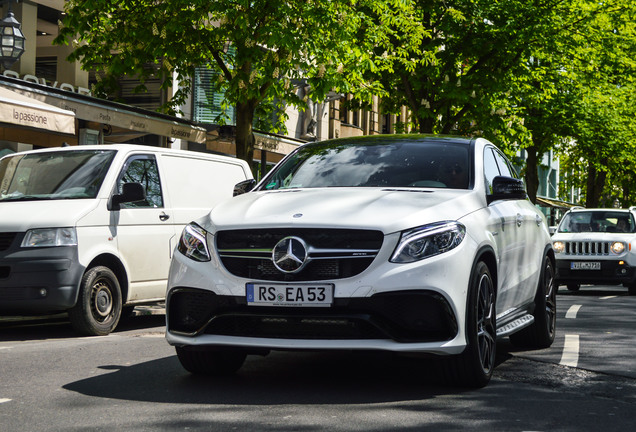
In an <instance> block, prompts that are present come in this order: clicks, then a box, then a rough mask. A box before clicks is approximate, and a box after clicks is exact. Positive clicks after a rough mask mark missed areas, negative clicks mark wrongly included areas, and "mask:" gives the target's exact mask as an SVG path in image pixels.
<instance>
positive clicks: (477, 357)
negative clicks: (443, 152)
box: [442, 261, 497, 388]
mask: <svg viewBox="0 0 636 432" xmlns="http://www.w3.org/2000/svg"><path fill="white" fill-rule="evenodd" d="M496 328H497V327H496V314H495V285H494V282H493V280H492V277H491V275H490V271H489V270H488V266H487V265H486V264H485V263H484V262H482V261H480V262H478V263H477V265H476V266H475V269H474V270H473V274H472V276H471V281H470V286H469V287H468V304H467V306H466V342H467V345H466V348H465V349H464V352H463V353H461V354H459V355H456V356H452V357H450V358H448V359H443V360H442V361H443V362H444V370H445V376H446V380H447V381H448V382H449V383H450V384H454V385H459V386H465V387H475V388H478V387H483V386H485V385H486V384H488V382H489V381H490V378H491V376H492V371H493V369H494V368H495V352H496V348H497V343H496V337H497V333H496V332H497V330H496Z"/></svg>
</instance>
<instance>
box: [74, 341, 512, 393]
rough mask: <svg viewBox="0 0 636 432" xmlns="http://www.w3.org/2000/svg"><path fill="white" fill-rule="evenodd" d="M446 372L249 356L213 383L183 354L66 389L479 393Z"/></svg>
mask: <svg viewBox="0 0 636 432" xmlns="http://www.w3.org/2000/svg"><path fill="white" fill-rule="evenodd" d="M503 360H505V359H502V361H503ZM439 366H440V365H439V362H437V361H436V360H433V359H423V358H411V357H402V356H397V355H392V354H387V353H377V352H372V353H368V352H329V353H322V352H320V353H317V352H308V353H306V352H274V353H271V354H270V355H268V356H266V357H261V356H249V357H248V359H247V361H246V363H245V364H244V366H243V367H242V368H241V369H240V370H239V371H238V372H237V373H236V374H235V375H233V376H226V377H207V376H195V375H191V374H189V373H188V372H186V371H185V370H184V369H183V368H182V367H181V365H180V363H179V361H178V359H177V357H176V355H175V356H171V357H166V358H161V359H158V360H153V361H149V362H145V363H140V364H137V365H132V366H123V365H103V366H101V367H100V369H102V370H105V371H109V372H108V373H105V374H103V375H100V376H95V377H91V378H87V379H83V380H79V381H76V382H72V383H69V384H67V385H65V386H64V388H65V389H66V390H69V391H74V392H78V393H81V394H84V395H89V396H94V397H100V398H111V399H122V400H134V401H146V402H159V403H187V404H225V405H227V404H230V405H233V404H235V405H262V404H268V405H279V404H326V403H328V404H356V403H383V402H391V401H396V400H400V401H404V400H413V399H417V400H419V399H422V398H424V399H426V398H434V397H436V396H438V395H442V394H457V393H462V392H470V391H472V390H470V389H462V388H458V387H452V386H447V385H445V383H444V382H443V381H442V379H441V372H440V368H439ZM495 373H496V370H495ZM490 385H491V386H492V385H494V384H493V383H492V382H491V384H490Z"/></svg>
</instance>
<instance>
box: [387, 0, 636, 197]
mask: <svg viewBox="0 0 636 432" xmlns="http://www.w3.org/2000/svg"><path fill="white" fill-rule="evenodd" d="M414 3H415V6H416V13H417V17H418V19H419V20H420V21H421V22H422V23H423V27H424V29H425V36H426V37H425V38H424V39H422V45H421V46H420V47H419V48H418V49H419V51H420V52H421V53H424V54H423V55H420V56H419V61H418V62H417V63H416V67H415V68H414V69H413V68H411V69H407V68H403V67H400V65H398V66H397V67H396V68H395V69H394V70H390V71H387V70H382V71H380V73H379V74H378V79H379V80H380V81H381V82H382V83H383V86H384V87H385V88H393V89H395V91H394V93H392V97H391V98H390V99H385V100H384V101H383V102H384V107H383V108H384V109H386V110H389V111H396V110H397V109H398V108H399V107H400V106H403V105H406V106H408V107H409V108H410V110H411V112H412V116H413V117H412V119H411V122H412V125H413V127H414V128H415V130H417V131H419V132H423V133H459V134H468V135H484V136H486V137H487V138H489V139H491V140H492V141H494V142H495V143H496V144H497V145H499V146H500V147H501V148H502V149H503V150H504V151H507V153H508V154H509V155H511V156H512V155H514V153H516V151H518V150H519V149H526V150H527V154H528V158H527V160H526V167H525V169H524V174H525V178H526V183H527V187H528V191H529V195H530V197H531V198H532V200H533V201H534V200H535V199H536V191H537V188H538V181H539V178H538V168H539V161H540V160H541V157H542V155H543V154H545V153H546V152H547V151H548V150H550V149H552V148H554V147H555V146H556V145H558V144H559V143H561V142H562V141H563V140H564V139H565V137H568V136H572V134H571V133H570V128H569V127H568V123H567V122H568V120H571V119H572V117H574V116H575V113H574V111H573V108H574V107H575V105H572V104H571V97H572V94H573V93H576V90H577V89H578V87H580V86H581V85H590V84H591V83H590V82H588V83H586V84H579V83H578V82H577V80H579V79H580V78H579V77H578V75H575V72H577V71H575V70H571V68H572V64H578V62H579V60H581V59H582V58H583V57H584V56H585V52H586V51H591V52H594V51H602V50H603V49H604V43H606V42H607V38H605V39H604V38H602V37H601V36H602V35H603V34H604V32H605V30H606V29H607V26H608V25H609V24H610V23H621V22H625V14H624V13H619V11H621V10H626V9H629V8H633V7H632V6H631V5H627V4H626V2H625V1H624V0H609V1H607V2H595V1H592V0H566V1H563V0H547V1H542V2H527V1H521V0H507V1H500V2H492V1H488V0H448V1H444V2H441V1H433V2H431V1H424V0H414ZM632 22H633V21H632ZM601 23H603V24H604V25H600V24H601ZM597 79H600V80H603V79H605V78H604V77H602V76H598V77H597ZM573 89H574V92H573Z"/></svg>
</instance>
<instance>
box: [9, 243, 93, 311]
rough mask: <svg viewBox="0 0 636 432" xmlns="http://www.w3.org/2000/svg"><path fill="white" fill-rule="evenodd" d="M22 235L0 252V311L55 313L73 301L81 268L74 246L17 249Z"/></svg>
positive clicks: (82, 272)
mask: <svg viewBox="0 0 636 432" xmlns="http://www.w3.org/2000/svg"><path fill="white" fill-rule="evenodd" d="M21 241H22V235H18V236H17V237H16V238H15V240H14V241H13V243H12V245H11V246H10V247H9V248H8V249H6V250H3V251H0V312H1V313H3V314H5V315H12V314H13V315H20V314H24V313H43V312H57V311H63V310H66V309H69V308H71V307H72V306H74V305H75V302H76V301H77V293H78V289H79V284H80V281H81V278H82V275H83V274H84V270H85V269H84V267H83V266H82V265H80V264H79V261H78V252H77V247H76V246H75V247H73V246H64V247H46V248H20V247H19V244H20V242H21Z"/></svg>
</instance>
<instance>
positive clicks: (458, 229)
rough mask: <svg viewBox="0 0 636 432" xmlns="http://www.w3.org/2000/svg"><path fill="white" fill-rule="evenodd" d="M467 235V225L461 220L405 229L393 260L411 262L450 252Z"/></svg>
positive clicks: (392, 257) (395, 261)
mask: <svg viewBox="0 0 636 432" xmlns="http://www.w3.org/2000/svg"><path fill="white" fill-rule="evenodd" d="M465 236H466V227H465V226H464V225H462V224H460V223H459V222H454V221H447V222H437V223H434V224H430V225H425V226H421V227H418V228H414V229H411V230H408V231H404V232H403V233H402V236H401V237H400V241H399V243H398V245H397V247H396V248H395V251H394V252H393V255H392V256H391V260H390V261H391V262H394V263H410V262H415V261H419V260H421V259H424V258H428V257H432V256H435V255H439V254H442V253H444V252H448V251H449V250H451V249H454V248H456V247H457V246H458V245H459V244H460V243H461V242H462V240H464V237H465Z"/></svg>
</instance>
